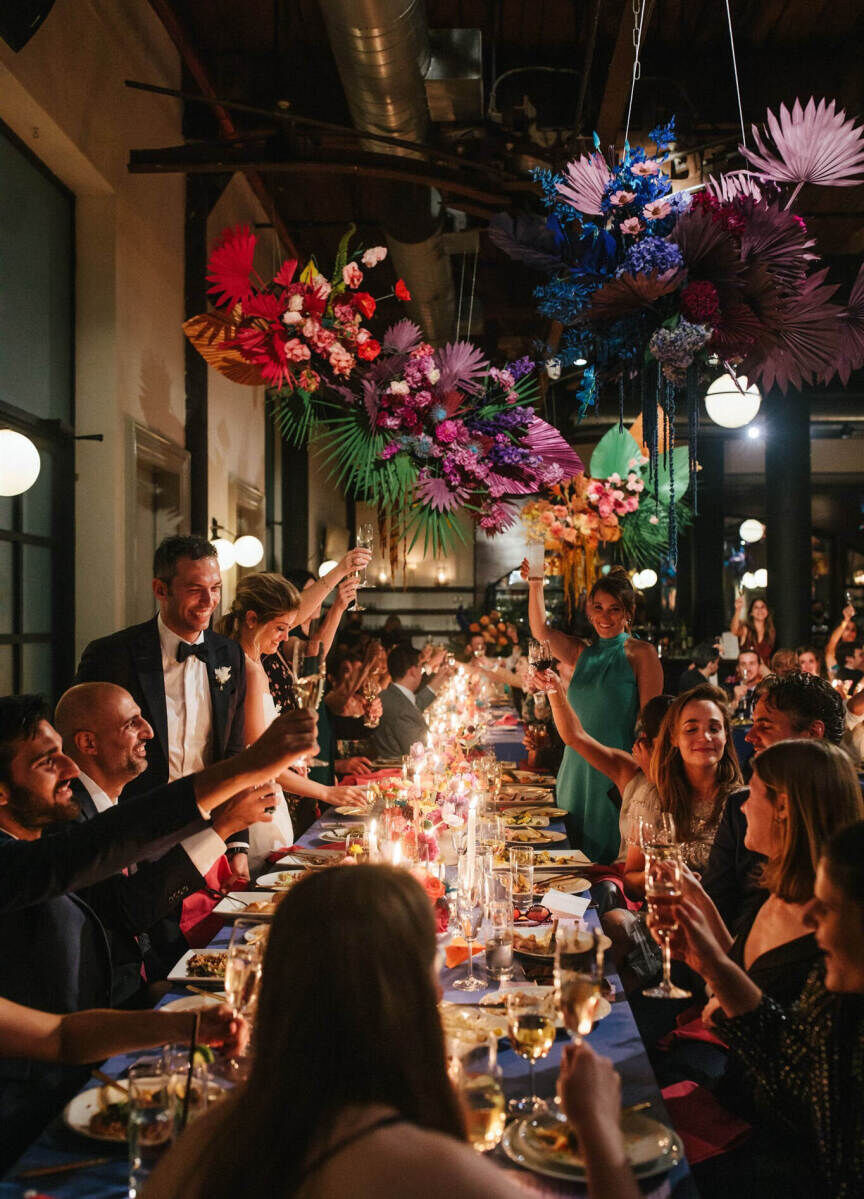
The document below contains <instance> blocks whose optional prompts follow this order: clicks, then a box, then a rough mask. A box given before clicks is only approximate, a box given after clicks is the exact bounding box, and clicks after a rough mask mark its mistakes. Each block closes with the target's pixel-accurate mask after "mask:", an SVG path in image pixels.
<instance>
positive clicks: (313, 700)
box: [290, 646, 328, 770]
mask: <svg viewBox="0 0 864 1199" xmlns="http://www.w3.org/2000/svg"><path fill="white" fill-rule="evenodd" d="M317 665H318V668H317V670H316V671H315V673H314V674H304V675H300V676H299V677H298V676H296V675H295V677H294V681H293V683H292V684H291V690H290V699H291V702H292V704H293V710H294V711H299V710H300V709H301V708H308V709H309V711H310V712H317V711H318V708H319V705H320V703H321V700H322V699H323V698H324V687H325V685H326V683H327V668H326V663H325V659H324V648H323V646H322V647H321V648H320V649H319V650H318V663H317ZM327 765H328V763H327V762H325V761H323V760H322V759H321V758H304V759H302V760H300V761H298V762H297V763H296V766H295V769H299V770H304V769H308V768H309V767H310V766H327Z"/></svg>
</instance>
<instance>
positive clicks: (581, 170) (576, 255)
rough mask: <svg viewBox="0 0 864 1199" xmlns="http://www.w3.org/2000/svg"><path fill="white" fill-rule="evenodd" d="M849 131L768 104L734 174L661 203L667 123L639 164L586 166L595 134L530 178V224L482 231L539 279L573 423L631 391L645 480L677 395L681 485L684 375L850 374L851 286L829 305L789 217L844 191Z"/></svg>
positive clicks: (691, 394)
mask: <svg viewBox="0 0 864 1199" xmlns="http://www.w3.org/2000/svg"><path fill="white" fill-rule="evenodd" d="M862 134H864V129H862V128H861V127H860V126H856V125H855V122H854V120H852V119H849V118H847V117H846V113H845V112H844V111H838V110H837V108H836V105H835V102H834V101H831V102H829V103H826V102H825V101H824V100H822V101H820V102H819V103H818V104H816V103H815V101H814V100H812V99H811V100H810V102H809V103H808V104H807V105H806V107H804V108H802V106H801V104H800V103H799V102H798V101H796V102H795V104H794V105H793V107H792V109H791V111H789V110H788V109H786V108H785V106H781V108H780V115H779V117H775V116H774V114H773V113H771V112H769V113H768V115H767V118H766V132H765V134H764V136H763V135H762V134H760V132H759V130H758V129H757V128H756V127H755V126H754V128H753V137H754V141H755V145H756V149H755V150H750V149H748V148H747V147H746V146H744V145H742V146H740V151H741V153H742V154H743V156H744V158H745V159H746V160H747V162H748V163H749V164H750V168H749V169H745V170H741V171H735V172H731V173H728V174H725V175H721V176H720V177H719V179H711V180H709V182H708V183H707V184H706V185H705V186H704V187H702V188H701V189H699V190H697V191H695V192H692V193H691V192H680V191H679V192H673V190H672V182H671V180H670V178H669V177H668V175H667V174H666V172H665V170H664V166H665V164H666V163H667V161H668V157H669V151H670V147H671V145H672V143H673V141H674V138H675V127H674V120H673V121H671V122H670V123H669V124H668V125H666V126H660V127H658V128H656V129H654V130H652V131H651V134H650V136H651V139H652V140H653V142H654V144H655V152H654V153H653V154H649V153H648V152H647V151H646V150H645V149H644V148H643V147H636V148H631V147H630V146H629V145H627V144H626V143H625V148H624V153H623V156H622V157H621V160H620V161H618V160H617V158H616V156H615V154H614V152H613V151H610V152H609V154H607V155H604V154H603V153H601V151H600V143H599V139H598V138H597V137H596V135H595V147H596V148H595V152H594V153H593V154H590V155H583V156H581V157H580V158H578V159H577V160H575V161H574V162H571V163H570V164H569V165H568V166H567V167H566V168H565V170H564V171H563V172H561V173H559V174H554V173H552V172H550V171H538V172H536V173H535V177H536V178H537V180H538V182H539V183H540V185H541V188H542V192H543V203H544V205H545V207H546V209H547V214H548V215H547V217H546V219H545V221H544V220H543V219H542V218H540V217H534V218H532V217H528V216H520V217H517V218H515V219H514V218H512V217H510V216H507V215H502V216H499V217H497V218H495V220H494V221H493V223H492V228H491V230H490V236H491V237H492V240H493V241H494V242H495V243H496V244H497V245H498V246H499V247H500V248H501V249H502V250H504V251H505V252H506V253H508V254H509V255H511V256H512V257H513V258H516V259H519V260H521V261H523V262H525V263H527V264H528V265H533V266H534V267H536V268H537V269H539V270H542V271H544V272H545V273H546V274H548V276H549V278H548V281H546V282H544V283H542V284H541V285H540V286H539V287H538V288H537V289H536V291H535V297H536V299H537V301H538V309H539V311H540V312H541V314H543V315H544V316H546V317H549V318H551V319H552V320H555V321H559V322H561V324H562V325H563V326H564V333H563V335H562V338H561V343H560V346H559V347H558V348H557V350H556V351H555V352H556V354H557V355H558V356H559V357H560V358H562V359H564V361H565V362H568V363H575V362H576V360H577V359H582V360H586V361H587V362H588V363H590V371H589V372H586V375H585V377H584V379H583V386H582V390H581V392H580V395H579V397H578V400H579V408H580V411H581V412H582V413H584V411H585V410H587V408H589V407H592V406H594V405H595V404H596V402H597V397H598V391H599V387H600V385H601V384H602V383H604V382H612V383H613V384H614V383H616V382H617V385H618V394H619V405H620V408H621V410H622V411H623V406H624V398H625V394H626V393H627V391H628V389H632V391H633V392H634V394H635V396H636V398H637V400H638V403H639V407H640V409H641V413H642V418H643V422H644V430H645V440H646V443H647V445H648V447H649V458H650V463H649V466H650V473H651V474H652V477H653V470H654V466H655V463H656V457H657V438H658V425H657V416H656V414H657V412H658V407H659V413H660V422H661V424H664V425H666V426H667V429H668V434H669V436H670V437H671V436H672V435H673V433H674V426H673V420H674V417H675V412H676V406H677V403H678V400H679V397H680V396H681V394H682V393H683V394H684V395H685V396H686V402H687V408H688V413H689V435H688V440H689V449H690V455H689V461H690V475H691V480H693V479H695V470H696V433H697V420H698V385H699V382H700V374H704V375H706V376H710V377H712V378H713V377H715V376H716V375H718V374H720V373H721V370H722V369H726V370H727V371H728V373H729V374H730V375H732V376H733V378H734V377H736V376H745V377H746V378H747V379H748V380H749V381H750V382H754V381H758V382H759V383H760V384H761V386H762V387H763V388H765V389H767V388H771V387H774V386H776V387H778V388H779V389H780V390H781V391H784V392H785V391H786V390H787V389H788V388H789V387H790V386H791V387H795V388H801V387H802V386H806V385H810V384H814V383H827V382H828V381H829V380H830V379H831V378H832V377H833V376H834V375H835V374H837V375H839V377H840V378H841V380H844V381H845V380H847V379H848V377H849V374H850V372H851V371H852V370H855V369H857V368H858V367H860V366H861V365H862V364H864V336H862V332H861V330H862V327H864V325H862V316H864V298H862V293H864V283H862V279H861V276H860V275H859V279H858V282H857V283H856V286H855V289H854V290H853V293H852V295H851V297H850V301H849V303H848V305H846V306H845V307H844V306H843V305H842V304H839V303H836V302H834V299H833V297H834V295H835V293H836V291H837V285H835V284H832V283H829V282H828V280H827V274H828V272H827V269H826V268H824V267H820V265H819V261H820V260H819V256H818V254H817V252H816V248H815V242H814V240H813V239H812V238H811V237H810V236H809V235H808V231H807V227H806V225H805V223H804V221H803V219H802V218H801V217H800V216H798V215H796V214H795V213H794V212H793V211H791V208H792V204H793V203H794V201H795V199H796V198H797V196H798V193H799V191H800V189H801V187H802V186H803V185H804V184H805V183H810V184H819V185H822V186H827V187H832V186H833V187H848V186H852V185H854V184H855V183H858V182H860V177H861V176H862V175H864V139H862ZM772 142H773V145H772ZM721 364H722V365H721ZM674 498H675V494H674V486H673V490H672V492H671V494H670V502H672V501H674ZM669 523H670V532H671V533H672V537H673V544H672V545H671V546H670V549H671V550H672V552H673V557H674V521H671V520H670V522H669Z"/></svg>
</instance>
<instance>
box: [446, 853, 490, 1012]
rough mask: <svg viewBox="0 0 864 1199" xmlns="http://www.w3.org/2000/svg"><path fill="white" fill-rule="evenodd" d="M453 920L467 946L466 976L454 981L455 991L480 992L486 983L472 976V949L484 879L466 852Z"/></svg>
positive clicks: (480, 911)
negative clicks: (454, 919)
mask: <svg viewBox="0 0 864 1199" xmlns="http://www.w3.org/2000/svg"><path fill="white" fill-rule="evenodd" d="M456 919H457V921H458V923H459V929H460V931H461V933H462V936H463V937H464V938H465V941H466V942H467V944H468V973H467V974H466V976H465V977H464V978H457V979H456V981H455V982H454V983H453V987H454V989H455V990H457V991H482V990H484V989H485V986H486V984H485V983H484V982H483V981H482V980H481V979H479V978H475V976H474V952H473V949H474V942H475V941H476V940H477V932H478V930H479V928H480V925H481V924H482V922H483V876H482V873H481V870H480V868H479V865H478V863H477V862H476V861H471V859H470V858H469V857H468V854H467V853H464V854H462V855H461V857H460V859H459V866H458V882H457V888H456Z"/></svg>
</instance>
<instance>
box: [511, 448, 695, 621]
mask: <svg viewBox="0 0 864 1199" xmlns="http://www.w3.org/2000/svg"><path fill="white" fill-rule="evenodd" d="M634 433H636V434H637V435H638V434H639V427H638V426H634V427H633V429H632V430H631V431H628V430H626V429H621V428H619V427H618V426H617V425H616V426H615V427H614V428H612V429H609V430H608V432H606V433H605V434H604V435H603V437H601V439H600V441H599V442H598V443H597V446H596V447H595V449H594V453H593V454H592V455H591V462H590V464H589V468H588V470H589V473H588V475H577V476H576V478H574V479H570V480H569V481H566V482H562V483H557V484H555V485H554V486H553V487H551V488H550V489H549V490H548V491H547V492H544V493H543V494H542V495H541V496H540V497H539V498H538V499H536V500H529V502H528V503H527V504H525V506H524V507H523V508H522V512H521V517H522V521H523V523H524V525H525V532H526V536H527V537H528V538H529V539H530V540H532V541H542V542H543V543H544V545H545V547H546V549H547V551H550V558H549V562H550V563H551V565H552V569H553V573H556V574H557V573H560V574H561V575H562V576H563V579H564V599H565V602H566V603H567V606H568V609H570V610H572V609H573V608H574V607H575V604H576V601H577V599H578V597H579V595H580V593H582V592H584V591H587V590H588V589H589V588H590V587H591V585H592V583H593V582H594V581H595V579H596V578H597V571H598V569H599V565H600V563H599V560H598V551H599V549H600V547H601V546H603V547H606V548H609V549H610V551H611V552H610V555H609V556H611V557H612V558H616V559H619V560H621V561H623V562H624V564H625V565H626V566H628V567H632V568H635V569H637V570H642V569H644V568H645V567H646V566H652V567H655V568H657V569H660V568H661V567H662V566H663V564H664V561H665V559H666V557H667V554H668V545H669V539H670V530H669V523H670V520H671V521H674V524H675V527H676V528H677V529H680V528H682V527H686V525H687V524H688V523H689V521H690V510H689V508H688V506H687V505H686V504H685V503H684V502H683V500H684V495H685V493H686V490H687V481H686V480H687V468H688V458H689V452H688V449H687V447H686V446H679V447H678V448H677V449H673V450H671V451H669V449H668V447H667V448H666V452H665V453H664V452H662V450H661V452H660V453H659V454H658V459H657V468H656V471H655V473H654V476H653V478H652V477H650V475H649V469H648V468H649V466H650V456H649V455H648V454H647V453H646V452H645V448H646V447H644V446H641V445H640V444H639V441H637V439H636V436H634ZM676 475H677V477H678V478H680V479H684V480H685V482H684V484H683V486H679V488H678V492H677V494H675V498H674V501H672V499H671V497H672V496H673V494H674V493H675V488H674V480H675V477H676Z"/></svg>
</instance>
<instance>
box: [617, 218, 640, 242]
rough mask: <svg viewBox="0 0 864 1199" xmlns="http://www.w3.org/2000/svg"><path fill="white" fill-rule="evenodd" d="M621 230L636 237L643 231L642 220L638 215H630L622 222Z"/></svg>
mask: <svg viewBox="0 0 864 1199" xmlns="http://www.w3.org/2000/svg"><path fill="white" fill-rule="evenodd" d="M621 232H622V233H626V234H628V235H629V236H631V237H635V236H636V234H637V233H641V232H642V222H641V221H640V220H639V218H638V217H636V216H628V218H627V220H626V221H622V222H621Z"/></svg>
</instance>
